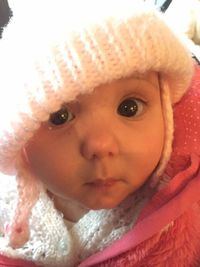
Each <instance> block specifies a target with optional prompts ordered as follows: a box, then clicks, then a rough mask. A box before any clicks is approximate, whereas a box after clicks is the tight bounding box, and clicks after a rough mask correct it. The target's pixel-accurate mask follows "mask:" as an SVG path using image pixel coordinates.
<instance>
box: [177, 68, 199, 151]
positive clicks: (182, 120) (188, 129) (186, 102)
mask: <svg viewBox="0 0 200 267" xmlns="http://www.w3.org/2000/svg"><path fill="white" fill-rule="evenodd" d="M174 124H175V136H174V145H173V155H172V156H175V155H182V156H183V155H185V156H186V155H191V154H193V153H195V154H197V155H200V67H199V66H198V65H196V66H195V72H194V77H193V80H192V84H191V86H190V90H188V92H187V94H186V95H185V96H184V97H183V98H182V100H181V101H180V102H179V103H178V104H176V105H175V107H174Z"/></svg>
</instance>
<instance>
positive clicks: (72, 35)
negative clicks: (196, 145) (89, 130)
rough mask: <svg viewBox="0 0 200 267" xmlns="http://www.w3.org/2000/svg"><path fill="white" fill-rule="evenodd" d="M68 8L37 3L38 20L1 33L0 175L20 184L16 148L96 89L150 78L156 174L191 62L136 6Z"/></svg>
mask: <svg viewBox="0 0 200 267" xmlns="http://www.w3.org/2000/svg"><path fill="white" fill-rule="evenodd" d="M70 2H71V1H66V0H64V1H61V0H59V1H57V0H56V1H55V2H54V1H47V2H46V1H40V3H39V6H38V7H37V14H35V13H34V11H33V10H32V13H33V15H31V14H28V15H27V16H26V14H25V15H23V16H22V19H20V16H19V17H18V18H16V19H13V21H12V22H11V24H10V25H9V26H8V28H7V31H5V33H4V36H3V40H2V42H1V44H0V73H1V78H0V90H1V97H0V113H1V127H0V171H2V172H4V173H6V174H13V173H19V172H20V177H22V176H24V174H23V172H21V171H19V168H20V167H19V166H21V163H20V164H19V162H20V160H19V158H20V156H19V155H20V151H21V149H22V147H23V146H24V144H25V143H26V142H27V141H28V140H29V139H30V138H31V136H32V135H33V134H34V132H35V131H36V130H37V129H38V128H39V127H40V124H41V122H43V121H46V120H48V118H49V115H50V114H51V113H53V112H56V111H57V110H59V108H60V107H61V105H62V103H63V102H69V101H72V100H74V99H75V98H76V96H77V95H79V94H85V93H89V92H91V91H92V90H93V89H94V88H95V87H97V86H99V85H101V84H105V83H109V82H112V81H113V80H116V79H120V78H124V77H128V76H130V75H132V74H134V73H145V72H147V71H149V70H152V71H156V72H158V73H159V75H160V77H161V87H162V90H161V96H162V102H163V109H164V115H165V122H166V135H165V139H166V140H165V147H164V150H163V155H162V159H161V163H160V167H159V171H158V172H157V174H158V173H160V172H161V170H163V167H164V166H165V164H166V162H167V160H168V158H169V155H170V150H171V143H172V135H173V118H172V109H171V105H172V104H174V103H176V102H177V101H179V100H180V98H181V97H182V96H183V94H184V93H185V91H186V90H187V87H188V85H189V83H190V80H191V76H192V61H191V56H190V54H189V53H188V52H187V50H186V48H185V47H184V46H183V45H182V43H181V42H180V40H179V39H178V37H176V36H175V34H174V33H173V32H172V31H171V30H170V29H169V28H168V27H167V26H166V24H165V23H164V21H163V19H162V18H161V15H160V14H159V13H158V12H157V11H155V10H153V9H151V8H149V7H147V6H146V5H145V4H143V3H140V2H139V1H137V0H123V1H121V0H117V1H114V0H109V1H106V0H101V1H94V0H84V1H78V0H73V1H72V2H73V3H70ZM44 3H47V5H48V7H46V6H45V5H43V4H44ZM69 3H70V5H69ZM32 8H33V7H32ZM39 9H41V10H39ZM86 11H87V12H86ZM47 12H48V13H47ZM22 165H23V164H22ZM18 215H19V214H18ZM19 232H20V231H19Z"/></svg>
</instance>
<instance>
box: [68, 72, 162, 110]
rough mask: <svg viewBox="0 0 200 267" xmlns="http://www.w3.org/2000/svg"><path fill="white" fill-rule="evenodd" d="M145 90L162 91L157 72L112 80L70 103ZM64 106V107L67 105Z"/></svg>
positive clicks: (79, 95)
mask: <svg viewBox="0 0 200 267" xmlns="http://www.w3.org/2000/svg"><path fill="white" fill-rule="evenodd" d="M143 88H144V94H145V92H146V91H147V88H148V94H149V91H150V92H152V91H155V89H160V86H159V74H158V73H157V72H155V71H148V72H145V73H133V74H132V75H130V76H128V77H123V78H120V79H117V80H112V81H110V82H108V83H104V84H100V85H98V86H96V87H95V88H93V89H92V90H91V91H90V92H86V93H81V94H78V95H77V96H76V97H75V99H73V100H72V101H70V102H68V103H71V104H73V103H77V102H81V101H84V100H85V99H87V98H91V97H92V96H94V95H97V96H98V97H99V101H100V100H101V98H105V97H108V98H109V97H111V95H113V94H116V95H117V93H119V94H121V95H122V94H123V93H124V94H128V93H130V91H131V90H133V91H134V90H135V91H141V90H142V89H143ZM68 103H65V104H68ZM65 104H63V105H65Z"/></svg>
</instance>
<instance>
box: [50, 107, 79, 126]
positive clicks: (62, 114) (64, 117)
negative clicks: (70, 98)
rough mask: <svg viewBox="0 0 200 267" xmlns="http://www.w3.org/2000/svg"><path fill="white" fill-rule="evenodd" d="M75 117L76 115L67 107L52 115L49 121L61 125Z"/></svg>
mask: <svg viewBox="0 0 200 267" xmlns="http://www.w3.org/2000/svg"><path fill="white" fill-rule="evenodd" d="M73 118H74V115H73V114H72V113H71V112H70V111H69V110H68V109H67V108H62V109H60V110H59V111H57V112H55V113H52V114H51V115H50V118H49V122H50V123H51V124H53V125H61V124H64V123H66V122H69V121H71V120H72V119H73Z"/></svg>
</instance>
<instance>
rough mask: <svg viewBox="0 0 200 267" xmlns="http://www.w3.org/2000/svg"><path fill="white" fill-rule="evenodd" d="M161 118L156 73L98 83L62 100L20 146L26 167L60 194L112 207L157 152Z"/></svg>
mask: <svg viewBox="0 0 200 267" xmlns="http://www.w3.org/2000/svg"><path fill="white" fill-rule="evenodd" d="M163 143H164V121H163V115H162V107H161V99H160V90H159V83H158V77H157V74H155V73H153V72H151V73H148V74H146V75H143V76H140V77H138V76H133V77H131V78H127V79H122V80H118V81H115V82H113V83H111V84H107V85H102V86H99V87H98V88H96V89H95V90H94V92H93V93H92V94H88V95H80V96H79V97H77V99H76V101H74V102H72V103H68V104H66V105H63V108H62V109H61V110H59V111H58V112H57V113H54V114H52V115H51V117H50V120H49V121H48V122H46V123H43V124H42V126H41V127H40V129H39V130H38V131H37V132H36V133H35V135H34V137H33V138H32V139H31V140H30V141H29V142H28V143H27V145H26V147H25V150H26V153H27V157H28V160H29V164H30V166H31V168H32V171H33V172H34V173H35V174H36V175H37V176H38V177H39V178H40V179H41V180H42V181H43V183H44V184H45V185H46V187H47V189H48V190H49V191H50V192H51V193H52V194H53V195H55V196H56V197H58V198H61V199H63V200H73V201H75V202H76V203H80V204H82V205H83V206H85V207H88V208H91V209H102V208H113V207H116V206H117V205H118V204H119V203H120V202H121V201H122V200H124V199H125V198H126V197H127V196H128V195H129V194H131V193H132V192H134V191H135V190H137V189H138V188H139V187H140V186H141V185H142V184H143V183H144V182H145V181H146V180H147V179H148V177H149V175H150V174H151V173H152V172H153V170H154V169H155V167H156V166H157V164H158V162H159V159H160V157H161V153H162V149H163Z"/></svg>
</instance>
